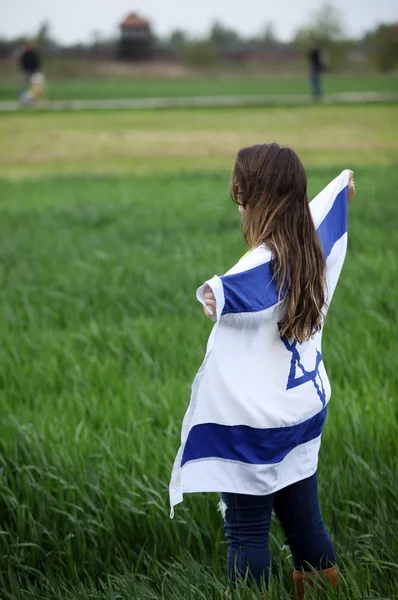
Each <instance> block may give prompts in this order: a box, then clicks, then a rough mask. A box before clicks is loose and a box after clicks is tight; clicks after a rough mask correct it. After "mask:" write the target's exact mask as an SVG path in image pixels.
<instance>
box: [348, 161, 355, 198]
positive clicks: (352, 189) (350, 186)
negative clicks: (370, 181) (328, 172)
mask: <svg viewBox="0 0 398 600" xmlns="http://www.w3.org/2000/svg"><path fill="white" fill-rule="evenodd" d="M349 173H350V179H349V182H348V202H351V200H352V199H353V197H354V196H355V192H356V190H355V182H354V171H351V170H350V169H349Z"/></svg>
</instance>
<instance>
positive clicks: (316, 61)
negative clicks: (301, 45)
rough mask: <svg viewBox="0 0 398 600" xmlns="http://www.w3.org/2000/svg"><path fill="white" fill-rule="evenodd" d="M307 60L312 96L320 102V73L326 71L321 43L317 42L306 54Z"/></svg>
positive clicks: (321, 93)
mask: <svg viewBox="0 0 398 600" xmlns="http://www.w3.org/2000/svg"><path fill="white" fill-rule="evenodd" d="M308 60H309V63H310V82H311V88H312V95H313V97H314V99H315V100H320V99H321V98H322V95H323V91H322V80H321V77H322V73H323V72H324V71H325V69H326V64H325V57H324V51H323V48H322V42H320V41H319V40H317V41H316V42H315V43H314V44H313V45H312V46H311V49H310V51H309V52H308Z"/></svg>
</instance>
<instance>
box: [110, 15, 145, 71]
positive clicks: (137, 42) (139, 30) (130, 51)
mask: <svg viewBox="0 0 398 600" xmlns="http://www.w3.org/2000/svg"><path fill="white" fill-rule="evenodd" d="M118 55H119V58H120V59H122V60H130V61H135V60H145V59H148V58H151V56H152V55H153V40H152V33H151V26H150V23H149V21H147V20H145V19H142V18H141V17H140V16H138V15H137V14H136V13H130V14H129V15H127V17H126V18H125V19H124V21H122V23H121V24H120V40H119V49H118Z"/></svg>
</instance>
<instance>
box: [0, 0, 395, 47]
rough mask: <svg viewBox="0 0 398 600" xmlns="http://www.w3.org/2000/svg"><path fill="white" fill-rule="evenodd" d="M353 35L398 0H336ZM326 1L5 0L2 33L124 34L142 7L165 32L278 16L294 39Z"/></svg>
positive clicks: (81, 37)
mask: <svg viewBox="0 0 398 600" xmlns="http://www.w3.org/2000/svg"><path fill="white" fill-rule="evenodd" d="M331 3H332V4H334V5H335V6H336V7H337V8H338V10H339V11H340V14H341V15H342V17H343V20H344V26H345V31H346V32H347V34H348V35H349V36H352V37H359V36H361V34H363V33H364V32H365V31H369V30H370V29H373V28H374V27H375V26H376V25H377V24H378V23H383V22H385V23H388V22H390V23H391V22H398V0H332V2H331ZM321 4H322V2H321V0H241V1H238V0H200V1H199V2H198V0H67V1H65V0H0V37H6V38H12V37H16V36H18V35H29V36H33V35H34V34H35V33H36V32H37V30H38V28H39V25H40V24H41V23H42V22H43V21H48V22H49V24H50V30H51V33H52V36H53V37H54V38H55V39H56V40H57V41H59V42H61V43H73V42H78V41H90V40H92V39H93V32H94V31H97V32H100V33H101V34H102V35H104V36H106V37H108V36H115V35H117V34H118V25H119V24H120V21H121V20H122V19H123V18H124V17H125V16H126V15H127V14H128V13H129V12H137V13H138V14H140V15H141V16H143V17H145V18H147V19H149V20H150V21H151V23H152V27H153V30H154V32H155V33H156V34H157V35H159V36H164V35H167V34H168V33H170V31H171V30H173V29H176V28H182V29H184V30H186V31H187V32H189V33H190V34H191V35H193V36H195V35H197V36H199V35H201V34H203V33H205V32H206V31H208V29H209V27H210V25H211V24H212V23H213V22H214V21H215V20H218V21H220V22H221V23H223V24H224V25H227V26H229V27H232V28H234V29H236V30H237V31H239V32H240V33H241V34H242V35H244V36H248V35H254V34H256V33H260V32H261V31H262V30H264V28H265V25H266V24H267V23H269V22H272V23H273V25H274V27H275V31H276V33H277V35H278V36H279V37H280V38H281V39H282V40H285V41H287V40H289V39H291V38H292V36H293V35H294V32H295V31H296V30H297V29H298V27H300V26H302V25H303V24H305V23H306V22H307V21H308V20H309V19H310V16H311V14H312V13H313V12H314V10H316V9H317V8H319V6H320V5H321Z"/></svg>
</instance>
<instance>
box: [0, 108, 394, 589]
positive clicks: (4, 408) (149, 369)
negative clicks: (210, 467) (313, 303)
mask: <svg viewBox="0 0 398 600" xmlns="http://www.w3.org/2000/svg"><path fill="white" fill-rule="evenodd" d="M336 123H337V125H336ZM397 131H398V126H397V112H396V108H395V107H394V106H388V105H386V106H383V107H379V106H378V107H376V106H364V107H326V106H325V107H324V106H320V107H305V108H304V107H303V108H300V109H299V108H297V109H272V110H270V111H264V110H259V109H252V110H249V111H247V110H236V109H234V110H214V111H210V110H198V111H182V110H181V111H159V112H156V111H155V112H150V111H148V112H145V111H144V112H142V113H141V112H140V113H139V114H138V113H130V112H121V113H103V114H101V115H98V114H91V113H79V114H57V115H53V114H18V115H13V116H7V117H6V116H4V115H2V116H1V117H0V139H1V146H0V154H1V155H2V164H1V171H0V176H1V179H0V232H1V235H0V252H1V254H0V255H1V263H0V277H1V287H0V299H1V311H0V332H1V338H2V346H1V363H0V364H1V393H0V410H1V414H2V420H1V425H0V514H1V527H0V590H1V594H0V596H1V598H4V600H28V599H29V600H37V599H40V600H89V599H90V600H100V599H101V600H105V599H106V600H116V599H118V600H119V599H123V600H151V599H153V600H155V599H156V600H158V599H165V600H180V599H181V600H187V599H190V600H199V599H200V600H212V599H214V600H216V599H218V600H223V599H224V590H225V583H226V581H225V562H226V544H225V542H224V539H223V532H222V523H221V517H220V515H219V513H218V512H217V502H218V498H217V496H215V495H195V496H192V497H188V498H187V499H186V501H185V503H184V505H182V506H179V507H177V510H176V516H175V519H174V521H171V520H170V519H169V509H168V498H167V486H168V481H169V474H170V469H171V465H172V461H173V459H174V455H175V452H176V450H177V447H178V445H179V433H180V425H181V420H182V417H183V414H184V411H185V408H186V405H187V402H188V399H189V393H190V385H191V381H192V378H193V376H194V374H195V372H196V370H197V368H198V366H199V364H200V362H201V360H202V357H203V353H204V347H205V343H206V339H207V336H208V334H209V330H210V323H209V322H208V321H207V320H206V319H205V318H204V316H203V314H202V311H201V308H200V306H199V305H198V304H197V302H196V300H195V289H196V287H197V285H198V284H200V283H201V282H202V281H203V280H204V279H205V278H207V277H208V276H209V275H212V274H213V273H215V272H223V271H225V270H226V269H227V268H228V267H229V266H230V265H231V264H232V263H233V262H235V261H236V259H237V258H238V257H239V256H240V255H241V254H242V253H243V252H244V246H243V242H242V240H241V238H240V232H239V218H238V215H237V211H236V207H235V206H234V205H233V204H232V202H231V201H230V199H229V198H228V177H229V171H228V169H229V167H230V166H231V164H232V156H233V153H234V152H235V151H236V150H237V149H238V148H239V146H240V145H242V144H247V143H253V142H254V141H261V140H263V139H276V140H279V139H280V140H281V141H282V142H284V143H291V144H293V145H295V146H296V147H297V148H298V150H299V151H300V154H302V155H303V157H304V160H305V162H306V165H307V166H308V174H309V188H310V194H311V195H314V194H316V193H317V191H319V190H320V189H321V188H322V187H323V186H324V185H325V184H326V183H327V182H328V181H329V180H330V179H332V178H333V177H334V176H335V175H336V174H337V173H338V172H339V171H340V170H341V169H342V168H344V167H348V166H351V165H354V166H355V168H356V183H357V190H358V193H357V197H356V199H355V201H354V202H353V203H352V206H350V218H349V230H350V233H349V251H348V255H347V260H346V265H345V268H344V271H343V274H342V277H341V280H340V284H339V286H338V288H337V292H336V295H335V298H334V300H333V304H332V307H331V310H330V312H329V319H328V323H327V325H326V330H325V335H324V349H323V350H324V358H325V363H326V367H327V369H328V372H329V377H330V379H331V382H332V388H333V395H332V401H331V405H330V412H329V417H328V421H327V425H326V429H325V433H324V439H323V446H322V451H321V458H320V468H319V472H320V494H321V503H322V507H323V513H324V517H325V520H326V523H327V525H328V527H329V529H330V532H331V535H332V538H333V541H334V544H335V547H336V551H337V555H338V560H339V565H340V568H341V572H342V577H341V586H340V589H339V591H338V592H336V593H333V592H330V594H329V596H328V598H329V599H330V600H333V599H335V600H336V599H340V600H347V599H353V600H354V599H355V600H356V599H359V598H362V599H367V600H371V599H372V600H376V599H378V600H387V599H388V600H393V599H396V598H398V584H397V581H398V565H397V562H398V561H397V556H398V501H397V497H398V496H397V492H398V463H397V458H396V444H397V439H398V414H397V396H396V393H397V384H398V378H397V370H396V357H397V352H398V343H397V338H396V334H395V330H396V327H397V310H396V307H397V302H398V288H397V285H396V281H397V278H398V258H397V256H398V237H397V234H396V232H397V226H398V222H397V208H396V190H397V187H398V171H397V169H396V158H397V141H396V140H397V138H398V136H397ZM59 173H63V175H59ZM282 546H283V538H282V535H281V532H280V531H279V529H278V527H277V525H276V523H275V526H274V529H273V535H272V540H271V550H272V560H273V579H272V582H271V587H270V590H269V592H267V593H266V595H265V597H266V598H267V599H269V600H287V599H292V598H293V590H292V581H291V571H292V563H291V559H290V558H289V556H288V552H287V551H286V550H282ZM236 597H237V598H239V597H241V596H240V594H237V595H236ZM250 597H251V596H250V594H249V593H247V592H246V595H245V596H244V598H245V600H248V598H250ZM252 597H253V598H254V597H255V596H254V595H253V596H252Z"/></svg>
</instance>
